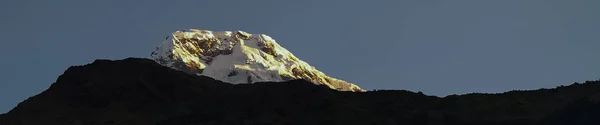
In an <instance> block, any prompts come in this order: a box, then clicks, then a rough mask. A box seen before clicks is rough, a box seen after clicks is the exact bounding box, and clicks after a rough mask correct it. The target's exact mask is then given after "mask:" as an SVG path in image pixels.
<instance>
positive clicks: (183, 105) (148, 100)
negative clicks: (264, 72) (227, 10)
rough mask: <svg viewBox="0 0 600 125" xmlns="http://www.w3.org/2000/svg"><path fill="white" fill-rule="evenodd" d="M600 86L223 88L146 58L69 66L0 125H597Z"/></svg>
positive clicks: (291, 84) (296, 84)
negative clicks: (452, 90)
mask: <svg viewBox="0 0 600 125" xmlns="http://www.w3.org/2000/svg"><path fill="white" fill-rule="evenodd" d="M599 100H600V81H587V82H585V83H574V84H572V85H569V86H561V87H557V88H553V89H539V90H529V91H510V92H505V93H498V94H477V93H473V94H465V95H450V96H447V97H443V98H440V97H436V96H427V95H424V94H422V93H415V92H410V91H405V90H377V91H369V92H341V91H335V90H331V89H329V88H328V87H326V86H318V85H314V84H313V83H310V82H307V81H305V80H292V81H288V82H284V83H275V82H263V83H255V84H236V85H233V84H228V83H224V82H221V81H218V80H214V79H212V78H209V77H203V76H196V75H190V74H187V73H184V72H181V71H176V70H173V69H171V68H168V67H164V66H161V65H159V64H157V63H155V62H154V61H152V60H149V59H140V58H128V59H124V60H116V61H110V60H96V61H94V62H93V63H91V64H88V65H84V66H72V67H69V69H67V70H66V71H65V73H64V74H63V75H61V76H59V78H58V79H57V81H56V82H55V83H54V84H52V85H51V86H50V87H49V88H48V89H47V90H45V91H43V92H42V93H40V94H38V95H35V96H33V97H30V98H28V99H27V100H25V101H23V102H21V103H20V104H18V105H17V106H16V107H15V108H14V109H13V110H11V111H9V112H8V113H6V114H1V115H0V125H105V124H106V125H138V124H139V125H229V124H231V125H240V124H262V125H270V124H281V125H284V124H285V125H316V124H323V125H336V124H340V125H350V124H356V125H398V124H402V125H481V124H486V125H506V124H513V125H518V124H523V125H531V124H544V125H546V124H557V125H564V124H569V125H587V124H600V121H599V120H597V119H596V118H600V103H599V102H598V101H599Z"/></svg>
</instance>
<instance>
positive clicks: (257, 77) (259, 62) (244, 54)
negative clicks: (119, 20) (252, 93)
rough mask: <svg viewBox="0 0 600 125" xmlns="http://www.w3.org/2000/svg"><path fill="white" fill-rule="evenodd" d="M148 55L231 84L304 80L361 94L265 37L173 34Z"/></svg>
mask: <svg viewBox="0 0 600 125" xmlns="http://www.w3.org/2000/svg"><path fill="white" fill-rule="evenodd" d="M151 56H152V59H154V60H155V61H156V62H158V63H159V64H161V65H164V66H167V67H171V68H174V69H177V70H181V71H184V72H187V73H191V74H196V75H204V76H209V77H212V78H214V79H218V80H221V81H224V82H229V83H234V84H235V83H254V82H282V81H287V80H293V79H304V80H308V81H311V82H313V83H315V84H320V85H326V86H328V87H329V88H331V89H335V90H340V91H355V92H362V91H364V90H363V89H361V88H360V87H358V86H356V85H354V84H352V83H349V82H346V81H343V80H339V79H336V78H332V77H329V76H327V75H325V74H324V73H323V72H321V71H319V70H317V69H315V67H313V66H311V65H309V64H308V63H306V62H304V61H302V60H300V59H298V58H297V57H296V56H294V55H293V54H292V53H291V52H289V51H288V50H287V49H285V48H283V47H282V46H280V45H279V44H277V42H276V41H275V40H273V39H272V38H271V37H269V36H267V35H265V34H250V33H247V32H244V31H236V32H232V31H222V32H213V31H209V30H198V29H190V30H187V31H186V30H184V31H176V32H174V33H172V35H171V36H168V37H167V39H166V41H165V42H163V43H162V44H161V45H160V46H159V47H156V49H155V50H154V51H153V52H152V54H151Z"/></svg>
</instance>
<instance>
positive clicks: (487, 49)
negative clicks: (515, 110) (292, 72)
mask: <svg viewBox="0 0 600 125" xmlns="http://www.w3.org/2000/svg"><path fill="white" fill-rule="evenodd" d="M598 12H600V1H598V0H452V1H450V0H387V1H384V0H329V1H327V0H295V1H291V0H290V1H283V0H260V1H259V0H252V1H250V0H239V1H228V0H163V1H158V0H145V1H143V2H141V1H137V0H136V1H134V0H94V1H92V0H37V1H32V0H2V1H0V38H1V39H0V41H1V44H0V113H2V112H6V111H8V110H10V109H12V108H13V107H14V106H15V105H16V104H17V103H19V102H20V101H22V100H25V99H26V98H27V97H30V96H33V95H35V94H38V93H40V92H42V91H43V90H45V89H46V88H48V87H49V86H50V84H52V83H53V82H54V81H55V80H56V78H57V77H58V76H59V75H60V74H62V73H63V71H64V70H66V69H67V68H68V67H69V66H71V65H83V64H87V63H90V62H92V61H93V60H95V59H99V58H103V59H123V58H127V57H149V55H150V52H151V51H152V49H153V47H155V46H157V45H158V44H159V43H160V42H162V40H164V38H165V36H167V35H169V33H170V32H173V31H176V30H182V29H189V28H198V29H207V30H214V31H223V30H244V31H247V32H250V33H264V34H268V35H269V36H271V37H273V38H274V39H275V40H277V42H278V43H280V44H281V45H282V46H284V47H285V48H287V49H288V50H290V51H291V52H292V53H294V54H295V55H296V56H297V57H298V58H300V59H302V60H304V61H306V62H308V63H310V64H311V65H313V66H315V67H316V68H317V69H319V70H321V71H323V72H325V73H326V74H328V75H330V76H333V77H337V78H340V79H343V80H346V81H350V82H353V83H355V84H357V85H359V86H361V87H362V88H365V89H369V90H371V89H406V90H411V91H422V92H424V93H425V94H430V95H438V96H445V95H448V94H464V93H470V92H502V91H508V90H512V89H536V88H542V87H544V88H550V87H554V86H557V85H567V84H571V83H573V82H581V81H585V80H596V79H599V78H600V58H599V56H598V54H599V53H600V48H599V47H600V23H599V22H600V14H598Z"/></svg>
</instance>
